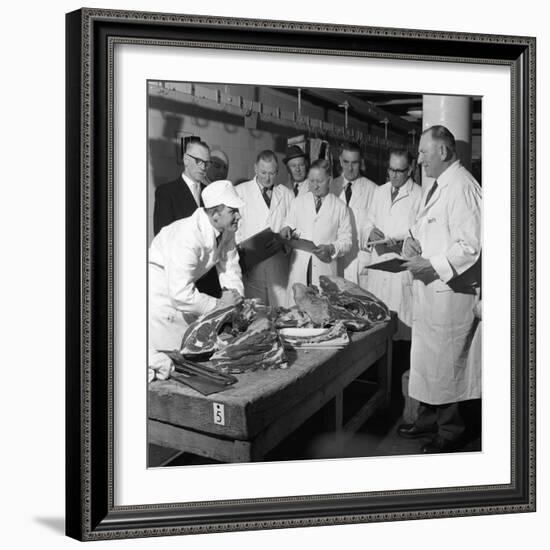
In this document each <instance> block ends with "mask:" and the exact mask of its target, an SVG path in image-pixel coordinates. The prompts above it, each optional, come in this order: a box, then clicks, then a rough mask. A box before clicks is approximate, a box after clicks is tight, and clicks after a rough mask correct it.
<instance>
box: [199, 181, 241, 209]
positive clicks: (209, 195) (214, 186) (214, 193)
mask: <svg viewBox="0 0 550 550" xmlns="http://www.w3.org/2000/svg"><path fill="white" fill-rule="evenodd" d="M201 195H202V202H203V203H204V207H205V208H212V207H213V206H218V205H220V204H225V206H228V207H229V208H242V207H243V206H244V202H243V201H242V200H241V199H240V197H239V195H237V192H236V191H235V188H234V187H233V184H232V183H231V182H230V181H229V180H219V181H214V182H212V183H211V184H210V185H207V186H206V187H205V188H204V189H203V191H202V193H201Z"/></svg>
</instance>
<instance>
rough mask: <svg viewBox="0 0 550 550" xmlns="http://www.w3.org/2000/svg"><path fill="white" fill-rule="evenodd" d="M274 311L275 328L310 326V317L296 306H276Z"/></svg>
mask: <svg viewBox="0 0 550 550" xmlns="http://www.w3.org/2000/svg"><path fill="white" fill-rule="evenodd" d="M276 313H277V317H276V318H275V327H276V328H300V327H311V319H310V318H309V317H308V316H307V315H306V314H305V313H304V312H303V311H301V310H300V308H298V307H297V306H293V307H291V308H285V307H278V308H277V312H276Z"/></svg>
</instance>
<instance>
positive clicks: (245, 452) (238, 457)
mask: <svg viewBox="0 0 550 550" xmlns="http://www.w3.org/2000/svg"><path fill="white" fill-rule="evenodd" d="M231 462H252V445H251V444H250V442H249V441H240V440H235V441H233V460H232V461H231Z"/></svg>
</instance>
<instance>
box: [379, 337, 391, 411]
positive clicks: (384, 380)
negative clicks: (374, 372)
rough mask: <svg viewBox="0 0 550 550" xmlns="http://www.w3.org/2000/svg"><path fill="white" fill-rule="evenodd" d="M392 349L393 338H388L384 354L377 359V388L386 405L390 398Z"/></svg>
mask: <svg viewBox="0 0 550 550" xmlns="http://www.w3.org/2000/svg"><path fill="white" fill-rule="evenodd" d="M392 350H393V340H392V339H391V338H388V340H387V341H386V354H385V356H384V357H381V358H380V359H379V360H378V381H379V384H380V385H379V389H380V390H382V392H383V395H384V404H385V405H386V406H387V405H389V404H390V400H391V378H392Z"/></svg>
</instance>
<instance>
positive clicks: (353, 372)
mask: <svg viewBox="0 0 550 550" xmlns="http://www.w3.org/2000/svg"><path fill="white" fill-rule="evenodd" d="M395 330H396V320H395V316H393V317H392V319H391V320H390V321H389V322H387V323H385V324H382V325H379V326H377V327H375V328H373V329H371V330H369V331H367V332H359V333H351V334H350V340H351V341H350V344H349V345H348V346H347V347H346V348H345V349H343V350H299V351H292V350H291V351H289V359H290V360H289V367H288V368H287V369H273V370H272V369H268V370H258V371H255V372H247V373H243V374H238V375H236V376H237V378H238V382H237V383H236V384H235V385H234V386H232V387H231V389H229V390H226V391H223V392H220V393H215V394H211V395H209V396H204V395H202V394H201V393H199V392H197V391H195V390H193V389H191V388H189V387H187V386H184V385H183V384H179V383H178V382H175V381H173V380H166V381H154V382H152V383H151V384H150V385H149V392H148V414H149V425H148V429H149V434H148V439H149V443H153V444H156V445H160V446H162V447H170V448H172V449H177V450H180V451H184V452H188V453H194V454H197V455H200V456H204V457H209V458H213V459H215V460H219V461H222V462H252V461H259V460H262V458H263V457H264V456H265V454H266V453H267V452H269V451H270V450H271V449H273V448H274V447H275V446H276V445H278V444H279V443H280V442H281V441H282V440H283V439H285V438H286V437H287V436H288V435H290V434H291V433H292V432H293V431H294V430H296V429H297V428H298V427H299V426H300V425H301V424H302V423H303V422H305V421H306V420H307V419H308V418H310V417H311V416H312V415H313V414H315V413H316V412H317V411H318V410H319V409H321V408H322V407H323V406H324V405H326V404H327V403H329V402H331V401H333V403H334V407H333V410H334V418H333V426H334V429H335V430H336V431H340V430H346V431H350V432H354V431H356V430H357V429H358V428H359V427H360V426H361V425H362V424H363V423H364V422H365V420H366V419H367V418H369V417H370V416H371V415H372V414H373V413H374V412H375V411H376V410H377V409H378V408H379V407H381V406H384V405H386V404H387V403H388V401H389V399H390V389H391V349H392V335H393V334H394V332H395ZM373 366H374V367H376V368H377V382H378V386H377V391H376V393H375V394H374V395H373V396H372V397H371V398H370V399H369V400H368V401H367V402H366V403H365V404H364V405H363V406H362V407H361V408H360V409H359V410H358V411H357V412H356V413H355V415H354V416H353V417H352V418H350V419H349V420H348V421H347V422H346V423H345V424H344V423H343V391H344V389H345V388H346V387H347V386H348V385H349V384H350V383H351V382H353V381H354V380H355V379H356V378H357V377H358V376H360V375H361V374H363V373H364V372H365V371H367V370H369V369H371V368H372V367H373Z"/></svg>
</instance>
